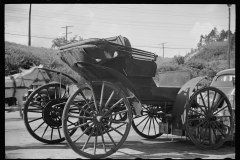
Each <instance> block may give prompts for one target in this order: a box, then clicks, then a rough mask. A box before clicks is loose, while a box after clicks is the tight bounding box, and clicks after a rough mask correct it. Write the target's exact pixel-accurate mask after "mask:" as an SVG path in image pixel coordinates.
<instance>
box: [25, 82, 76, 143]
mask: <svg viewBox="0 0 240 160" xmlns="http://www.w3.org/2000/svg"><path fill="white" fill-rule="evenodd" d="M50 88H55V89H56V88H57V89H58V88H60V84H58V83H53V84H46V85H43V86H41V87H39V88H38V89H36V90H35V91H34V92H32V93H31V94H30V95H29V98H28V100H27V102H26V104H25V106H24V124H25V126H26V128H27V130H28V132H29V133H30V134H31V135H32V136H33V137H34V138H35V139H37V140H38V141H40V142H43V143H48V144H54V143H60V142H62V141H64V140H65V138H64V134H63V133H62V131H61V128H62V126H57V125H56V126H50V125H49V124H47V123H46V121H45V120H44V116H43V112H44V107H45V106H46V105H47V104H48V103H49V102H50V101H51V97H50V95H49V94H50V93H49V92H50V90H49V89H50ZM61 88H62V89H64V90H65V91H66V87H65V86H64V85H61ZM43 91H46V92H47V94H48V95H47V94H45V93H41V92H43ZM55 93H56V98H57V92H55ZM43 95H44V96H43ZM46 95H47V97H48V98H47V99H46V98H41V97H46ZM63 96H65V94H64V95H62V97H60V98H59V100H60V102H61V103H65V102H66V100H67V99H66V98H65V100H64V99H63ZM34 99H35V100H34ZM61 111H63V109H61ZM58 117H59V118H61V116H58ZM73 133H74V132H72V134H73Z"/></svg>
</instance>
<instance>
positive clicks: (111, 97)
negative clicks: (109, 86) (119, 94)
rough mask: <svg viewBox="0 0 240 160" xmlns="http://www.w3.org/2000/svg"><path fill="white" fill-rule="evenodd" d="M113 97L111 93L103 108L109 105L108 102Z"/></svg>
mask: <svg viewBox="0 0 240 160" xmlns="http://www.w3.org/2000/svg"><path fill="white" fill-rule="evenodd" d="M113 95H114V91H112V93H111V95H110V96H109V98H108V100H107V102H106V104H105V107H107V106H108V104H109V102H110V101H111V99H112V97H113ZM105 107H104V108H105Z"/></svg>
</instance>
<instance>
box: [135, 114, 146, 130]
mask: <svg viewBox="0 0 240 160" xmlns="http://www.w3.org/2000/svg"><path fill="white" fill-rule="evenodd" d="M147 118H148V116H146V118H144V119H143V120H142V121H141V122H139V123H138V124H137V125H136V127H137V126H139V124H141V123H142V122H143V121H144V120H145V119H147Z"/></svg>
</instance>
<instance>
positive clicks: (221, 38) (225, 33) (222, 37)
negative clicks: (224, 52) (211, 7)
mask: <svg viewBox="0 0 240 160" xmlns="http://www.w3.org/2000/svg"><path fill="white" fill-rule="evenodd" d="M227 37H228V33H227V32H225V31H224V30H221V33H220V34H219V38H218V40H217V41H219V42H221V41H224V40H225V39H227Z"/></svg>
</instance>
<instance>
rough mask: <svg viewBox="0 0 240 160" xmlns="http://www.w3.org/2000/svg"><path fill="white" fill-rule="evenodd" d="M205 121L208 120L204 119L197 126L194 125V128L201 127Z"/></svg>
mask: <svg viewBox="0 0 240 160" xmlns="http://www.w3.org/2000/svg"><path fill="white" fill-rule="evenodd" d="M204 122H207V121H206V120H204V121H202V122H200V123H199V124H198V125H196V126H194V128H193V129H195V128H197V127H199V126H200V125H201V124H203V123H204ZM207 123H208V122H207Z"/></svg>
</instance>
